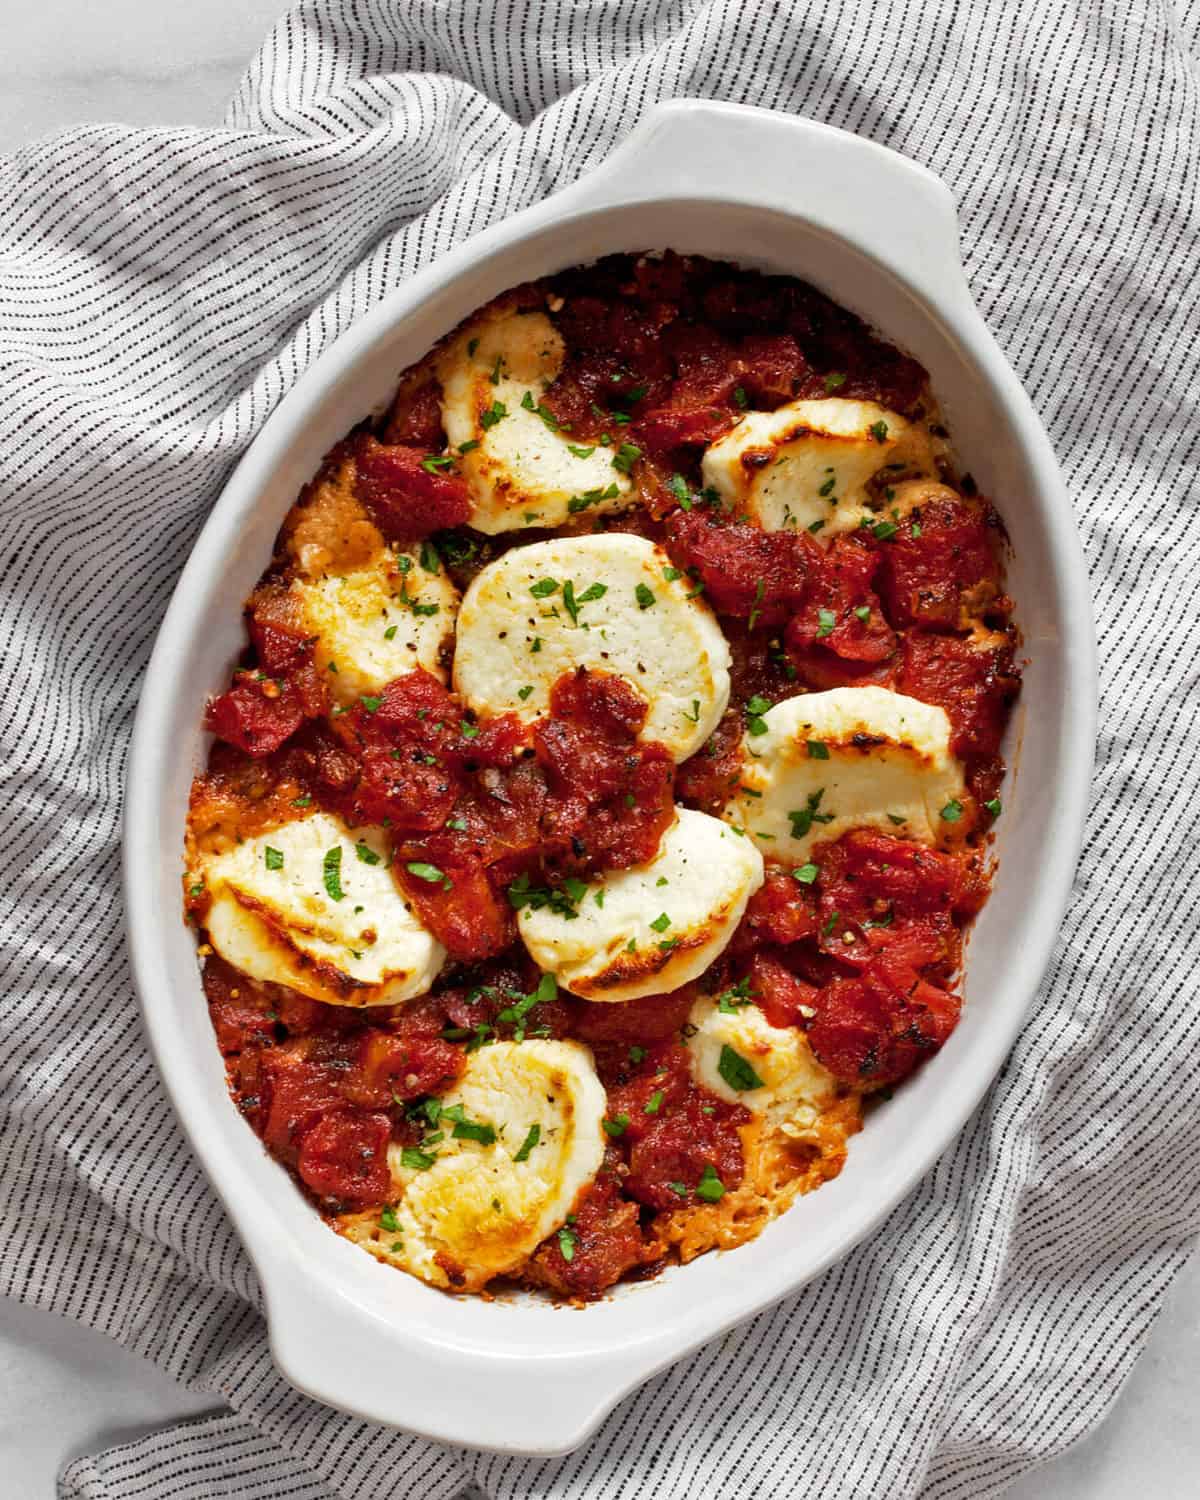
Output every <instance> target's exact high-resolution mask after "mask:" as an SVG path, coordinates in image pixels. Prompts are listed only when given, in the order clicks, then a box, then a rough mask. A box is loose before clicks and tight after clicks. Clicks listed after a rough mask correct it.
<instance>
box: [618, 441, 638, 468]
mask: <svg viewBox="0 0 1200 1500" xmlns="http://www.w3.org/2000/svg"><path fill="white" fill-rule="evenodd" d="M641 456H642V450H641V449H640V448H635V447H634V445H633V444H632V443H622V444H621V446H620V447H619V448H618V449H617V451H616V452H615V453H614V454H613V460H612V466H613V468H614V469H616V470H617V472H618V473H620V474H628V473H630V472H631V471H632V469H633V466H634V464H635V463H636V462H637V460H638V459H639V458H641Z"/></svg>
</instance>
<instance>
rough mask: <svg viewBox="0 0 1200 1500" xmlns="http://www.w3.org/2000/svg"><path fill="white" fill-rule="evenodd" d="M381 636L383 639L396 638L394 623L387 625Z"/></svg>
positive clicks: (390, 639) (392, 639)
mask: <svg viewBox="0 0 1200 1500" xmlns="http://www.w3.org/2000/svg"><path fill="white" fill-rule="evenodd" d="M383 638H384V640H385V641H394V640H395V639H396V627H395V626H394V625H389V626H388V628H387V629H386V630H385V631H384V632H383Z"/></svg>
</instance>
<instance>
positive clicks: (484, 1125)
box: [389, 1041, 606, 1291]
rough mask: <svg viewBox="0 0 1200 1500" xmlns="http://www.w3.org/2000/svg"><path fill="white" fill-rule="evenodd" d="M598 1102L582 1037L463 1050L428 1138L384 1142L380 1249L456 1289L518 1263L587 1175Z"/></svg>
mask: <svg viewBox="0 0 1200 1500" xmlns="http://www.w3.org/2000/svg"><path fill="white" fill-rule="evenodd" d="M605 1107H606V1098H605V1093H604V1089H603V1087H602V1086H601V1084H600V1080H599V1079H598V1078H597V1077H596V1071H595V1068H594V1066H593V1064H592V1055H591V1052H590V1051H589V1050H588V1048H587V1047H585V1046H583V1045H582V1044H580V1043H579V1042H553V1041H524V1042H496V1043H494V1044H493V1045H491V1046H487V1047H482V1048H480V1050H479V1051H478V1052H474V1053H472V1054H471V1055H470V1057H469V1058H468V1059H467V1067H466V1071H465V1072H464V1073H463V1075H462V1077H461V1078H459V1080H458V1082H457V1083H456V1084H455V1085H454V1087H453V1088H451V1089H448V1090H447V1091H446V1093H445V1094H444V1095H443V1096H442V1098H441V1100H440V1113H438V1114H436V1115H435V1117H434V1119H433V1120H432V1121H431V1124H430V1130H429V1132H428V1138H427V1143H426V1144H423V1145H422V1146H419V1147H415V1148H414V1147H402V1146H400V1145H397V1144H393V1145H392V1146H391V1148H390V1151H389V1162H390V1165H391V1168H392V1176H393V1181H394V1182H395V1183H396V1184H397V1187H398V1189H399V1191H400V1194H401V1196H400V1201H399V1203H398V1204H397V1205H396V1207H395V1209H394V1210H393V1212H394V1215H395V1219H396V1223H397V1225H398V1232H397V1237H396V1239H395V1241H393V1243H392V1249H391V1254H390V1256H389V1258H390V1259H394V1260H398V1261H399V1263H400V1264H401V1265H402V1266H404V1268H405V1269H406V1270H408V1271H411V1272H412V1273H413V1274H414V1275H415V1276H419V1277H420V1278H421V1279H422V1280H423V1281H427V1282H430V1283H432V1284H433V1285H434V1286H440V1287H451V1286H452V1287H454V1288H455V1289H456V1290H463V1291H477V1290H478V1289H479V1288H480V1287H481V1286H483V1285H485V1284H486V1283H487V1282H488V1281H490V1280H491V1279H492V1277H494V1276H501V1275H503V1274H504V1273H505V1272H506V1271H511V1270H513V1269H515V1268H516V1267H517V1266H519V1265H520V1264H521V1263H522V1262H523V1261H525V1260H526V1259H527V1258H528V1257H529V1255H530V1254H531V1253H532V1252H533V1251H534V1250H535V1249H536V1248H537V1246H538V1245H539V1244H540V1243H541V1242H542V1240H544V1239H545V1238H546V1236H547V1235H549V1234H553V1232H554V1231H555V1230H556V1229H558V1228H559V1227H561V1225H563V1224H564V1223H565V1221H566V1217H567V1215H568V1214H569V1213H570V1212H571V1210H572V1208H573V1206H574V1204H575V1200H576V1198H577V1197H578V1196H579V1194H580V1192H581V1191H582V1189H583V1188H585V1187H586V1186H587V1185H588V1183H589V1182H591V1180H592V1178H593V1177H594V1176H595V1175H596V1172H597V1170H598V1169H599V1167H600V1163H601V1161H602V1160H603V1158H604V1132H603V1130H602V1128H601V1124H600V1122H601V1120H602V1119H603V1117H604V1111H605ZM430 1113H433V1112H432V1111H430Z"/></svg>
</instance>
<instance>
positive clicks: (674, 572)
mask: <svg viewBox="0 0 1200 1500" xmlns="http://www.w3.org/2000/svg"><path fill="white" fill-rule="evenodd" d="M663 577H664V578H665V579H666V580H667V582H668V583H674V582H675V581H676V580H677V579H679V578H682V577H683V574H682V573H681V572H680V571H679V569H678V568H664V569H663Z"/></svg>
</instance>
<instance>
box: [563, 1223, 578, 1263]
mask: <svg viewBox="0 0 1200 1500" xmlns="http://www.w3.org/2000/svg"><path fill="white" fill-rule="evenodd" d="M578 1243H579V1240H578V1237H577V1236H576V1235H575V1234H573V1233H572V1231H571V1230H569V1229H560V1230H559V1231H558V1253H559V1254H560V1255H561V1256H562V1258H563V1260H565V1261H572V1260H574V1259H575V1246H576V1245H577V1244H578Z"/></svg>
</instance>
